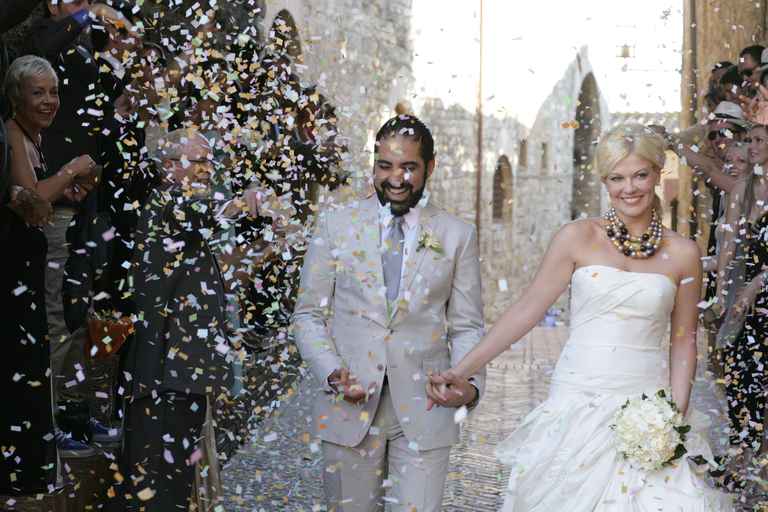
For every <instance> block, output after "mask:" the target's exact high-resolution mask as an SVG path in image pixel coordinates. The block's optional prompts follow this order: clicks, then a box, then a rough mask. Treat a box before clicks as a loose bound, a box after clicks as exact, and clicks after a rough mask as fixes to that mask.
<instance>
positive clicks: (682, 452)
mask: <svg viewBox="0 0 768 512" xmlns="http://www.w3.org/2000/svg"><path fill="white" fill-rule="evenodd" d="M686 453H688V450H686V449H685V445H682V444H679V445H677V447H676V448H675V455H674V456H673V457H672V458H671V459H670V460H669V462H672V461H673V460H677V459H679V458H680V457H682V456H683V455H685V454H686Z"/></svg>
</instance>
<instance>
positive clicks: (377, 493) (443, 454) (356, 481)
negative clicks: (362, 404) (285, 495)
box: [323, 384, 451, 512]
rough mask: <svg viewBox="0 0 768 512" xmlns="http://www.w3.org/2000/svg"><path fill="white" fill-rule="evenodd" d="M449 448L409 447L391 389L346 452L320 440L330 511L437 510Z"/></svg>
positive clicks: (439, 508)
mask: <svg viewBox="0 0 768 512" xmlns="http://www.w3.org/2000/svg"><path fill="white" fill-rule="evenodd" d="M450 451H451V448H450V447H445V448H437V449H435V450H426V451H417V450H414V449H413V448H411V447H409V442H408V439H406V437H405V434H404V433H403V429H402V427H401V426H400V422H399V421H398V419H397V415H396V414H395V409H394V406H393V405H392V398H391V396H390V393H389V386H388V385H386V384H385V385H384V387H383V389H382V391H381V400H380V401H379V408H378V410H377V411H376V416H375V417H374V420H373V423H372V425H371V428H370V430H369V432H368V434H367V435H366V436H365V438H364V439H363V441H362V442H361V443H360V444H359V445H357V446H355V447H354V448H349V447H347V446H340V445H337V444H334V443H329V442H323V457H324V459H325V471H324V474H323V483H324V486H325V496H326V498H327V500H328V505H329V512H374V511H381V510H384V503H386V504H387V506H388V507H389V508H388V510H391V511H393V512H401V511H402V512H439V511H440V510H441V504H442V500H443V487H444V486H445V478H446V475H447V473H448V456H449V454H450Z"/></svg>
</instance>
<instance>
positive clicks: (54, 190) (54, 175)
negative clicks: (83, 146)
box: [5, 55, 96, 455]
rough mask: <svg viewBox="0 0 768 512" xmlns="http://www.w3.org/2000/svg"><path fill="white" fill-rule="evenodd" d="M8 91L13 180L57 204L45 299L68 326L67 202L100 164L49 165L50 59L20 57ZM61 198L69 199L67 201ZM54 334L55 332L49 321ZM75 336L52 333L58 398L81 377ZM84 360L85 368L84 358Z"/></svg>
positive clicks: (77, 448) (53, 317)
mask: <svg viewBox="0 0 768 512" xmlns="http://www.w3.org/2000/svg"><path fill="white" fill-rule="evenodd" d="M5 92H6V95H7V96H8V99H9V101H10V103H11V108H12V117H11V119H10V120H8V122H7V123H6V128H7V131H8V141H9V145H10V147H11V150H12V151H13V155H14V157H13V158H12V160H11V166H10V169H11V172H10V174H11V183H12V184H13V185H17V186H19V187H22V188H25V189H29V190H33V191H35V192H37V194H39V195H40V197H42V198H43V199H45V200H46V201H49V202H50V203H52V204H53V205H54V211H53V216H52V219H51V222H50V223H49V224H47V225H46V226H45V228H44V232H45V237H46V239H47V245H48V254H47V264H46V266H45V272H46V276H45V286H46V293H45V300H46V309H47V314H48V322H49V324H52V325H53V324H55V325H59V324H60V325H61V326H64V320H63V304H62V298H61V287H62V283H63V280H64V263H65V260H66V257H67V249H66V245H65V233H66V230H67V227H68V225H69V222H70V220H71V219H72V216H73V215H74V209H72V208H71V207H70V206H68V205H70V204H77V203H79V202H80V201H82V200H83V199H84V198H85V196H86V195H87V194H88V192H89V191H90V190H91V189H92V188H93V187H94V185H95V180H96V174H95V172H96V164H95V163H94V162H93V160H92V159H91V158H90V157H89V156H88V155H81V156H79V157H77V158H75V159H74V160H72V161H70V162H69V163H67V164H66V165H64V166H63V167H62V168H61V169H58V170H54V169H50V168H48V166H47V164H46V158H45V155H44V153H43V150H42V146H43V138H42V132H43V130H44V129H45V128H46V127H47V126H49V125H50V124H51V123H52V121H53V119H54V118H55V117H56V115H57V112H58V109H59V97H58V78H57V77H56V73H55V72H54V70H53V68H52V67H51V65H50V64H49V63H48V61H46V60H45V59H42V58H40V57H35V56H32V55H27V56H24V57H20V58H18V59H16V60H15V61H14V62H13V64H11V66H10V68H9V69H8V74H7V75H6V79H5ZM61 200H66V201H67V203H66V204H65V205H62V204H61V202H60V201H61ZM63 328H64V329H66V327H63ZM49 335H51V336H52V333H51V329H50V325H49ZM70 339H71V338H69V337H68V336H65V337H63V338H59V337H53V336H52V339H51V345H50V349H51V371H52V372H53V373H52V374H53V379H54V383H55V384H54V400H56V398H57V394H56V390H57V388H58V389H62V390H63V389H67V386H66V385H65V384H66V383H67V382H69V383H78V382H79V379H78V378H77V376H76V373H77V371H78V369H77V366H76V365H77V364H78V363H79V362H82V359H83V358H84V354H83V352H84V348H83V346H82V345H78V344H77V343H69V340H70ZM62 340H64V341H65V343H62ZM81 364H83V366H82V367H84V363H81ZM56 384H58V386H56ZM73 388H77V386H71V385H70V386H69V388H68V389H67V391H66V392H68V393H75V392H76V389H75V390H73ZM58 441H59V448H60V449H62V450H65V451H66V452H65V453H64V454H65V455H78V454H79V455H85V454H86V453H88V454H92V453H93V452H92V451H89V450H88V448H87V446H85V445H83V444H82V443H78V442H76V441H75V440H72V439H66V438H64V437H62V436H61V435H60V436H59V439H58Z"/></svg>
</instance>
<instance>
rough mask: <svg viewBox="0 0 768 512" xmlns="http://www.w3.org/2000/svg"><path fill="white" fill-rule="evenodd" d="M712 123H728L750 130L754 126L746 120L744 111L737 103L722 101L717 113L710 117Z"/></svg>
mask: <svg viewBox="0 0 768 512" xmlns="http://www.w3.org/2000/svg"><path fill="white" fill-rule="evenodd" d="M709 120H710V121H728V122H729V123H733V124H735V125H736V126H739V127H741V128H744V129H745V130H749V129H750V128H751V127H752V125H751V124H750V122H749V121H747V120H746V119H744V111H743V110H741V107H740V106H738V105H737V104H736V103H733V102H731V101H721V102H720V103H718V105H717V108H715V111H714V112H713V113H712V114H710V116H709Z"/></svg>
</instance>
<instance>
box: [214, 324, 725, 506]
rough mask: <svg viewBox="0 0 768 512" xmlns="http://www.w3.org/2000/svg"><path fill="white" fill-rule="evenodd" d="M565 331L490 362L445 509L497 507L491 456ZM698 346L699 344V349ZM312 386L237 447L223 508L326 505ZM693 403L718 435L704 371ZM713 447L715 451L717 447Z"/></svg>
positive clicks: (539, 388)
mask: <svg viewBox="0 0 768 512" xmlns="http://www.w3.org/2000/svg"><path fill="white" fill-rule="evenodd" d="M565 335H566V331H565V329H564V328H554V329H551V328H539V329H536V330H535V331H534V332H533V333H532V334H531V335H529V336H528V337H527V338H526V339H525V340H523V341H521V342H520V343H519V344H518V345H517V346H516V347H514V349H513V350H510V351H508V352H507V353H506V354H505V355H504V356H502V357H501V358H499V359H498V360H497V361H495V362H494V364H493V365H492V366H491V367H490V368H489V369H488V381H487V382H488V384H487V390H486V394H485V397H484V398H483V400H482V402H481V403H480V405H479V406H478V410H477V411H476V412H475V413H474V414H473V415H472V416H471V417H470V418H469V419H468V420H467V425H466V428H465V429H464V432H463V435H462V440H461V443H460V444H459V445H458V446H456V447H455V448H454V450H453V453H452V457H451V468H450V472H449V475H448V483H447V486H446V490H445V501H444V505H443V509H444V510H445V511H451V512H458V511H472V512H486V511H487V512H491V511H493V512H496V511H497V510H499V508H500V507H501V504H502V501H503V490H504V488H505V485H506V480H507V474H508V473H507V470H506V469H505V468H504V467H502V466H501V465H500V464H499V463H498V462H497V460H496V458H495V456H494V447H495V446H496V445H497V444H498V442H499V441H500V440H501V439H503V438H504V437H506V436H507V435H508V434H509V433H510V432H511V431H512V430H514V428H515V427H516V425H517V424H518V422H519V421H520V420H521V419H522V418H523V416H525V414H526V413H528V412H529V411H530V410H531V409H532V408H533V407H535V406H536V405H538V404H539V403H541V402H542V401H543V400H544V399H545V398H546V395H547V391H548V387H549V376H550V374H551V372H552V370H553V369H554V365H555V362H556V361H557V357H558V355H559V353H560V350H561V348H562V343H563V341H564V340H565ZM700 339H703V336H702V337H700ZM703 353H704V350H703V347H701V348H700V354H703ZM699 366H700V368H701V367H702V366H703V364H700V365H699ZM699 373H700V374H702V373H703V372H702V371H700V372H699ZM700 376H701V375H700ZM310 385H311V382H309V381H303V382H300V383H299V386H298V393H297V394H296V395H295V396H292V397H291V398H289V399H288V400H286V401H285V402H284V403H283V404H282V407H281V408H280V410H279V411H278V412H277V413H275V414H273V416H272V417H271V418H270V419H268V420H267V421H266V422H264V423H263V424H262V425H261V426H260V430H259V431H257V432H255V433H254V439H253V442H252V443H251V444H250V445H249V446H246V447H244V448H243V449H241V450H240V451H239V452H238V454H237V455H236V456H235V457H234V458H233V460H232V461H231V463H230V465H229V466H228V467H227V468H226V469H225V470H224V487H225V493H226V501H225V505H224V510H226V511H227V512H230V511H232V512H246V511H247V512H257V511H258V512H261V511H269V512H271V511H320V510H325V509H324V506H323V501H322V487H321V480H320V479H321V468H322V461H321V459H320V456H319V450H318V448H319V446H318V444H316V442H315V441H314V440H313V439H312V437H311V403H312V392H311V390H310ZM694 404H695V406H696V408H697V409H699V410H700V411H702V412H706V413H707V414H708V415H710V416H711V417H713V419H714V420H715V421H713V428H712V437H713V438H714V439H719V438H721V437H723V436H722V433H720V432H718V426H720V425H721V423H720V421H719V420H717V415H718V414H719V406H718V401H717V400H716V399H715V397H714V395H713V391H712V386H711V385H708V384H707V383H706V382H705V381H704V380H703V379H702V378H699V380H698V381H697V385H696V387H695V389H694ZM720 428H721V427H720ZM713 448H714V451H715V452H719V451H721V450H720V449H718V447H716V446H713Z"/></svg>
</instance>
